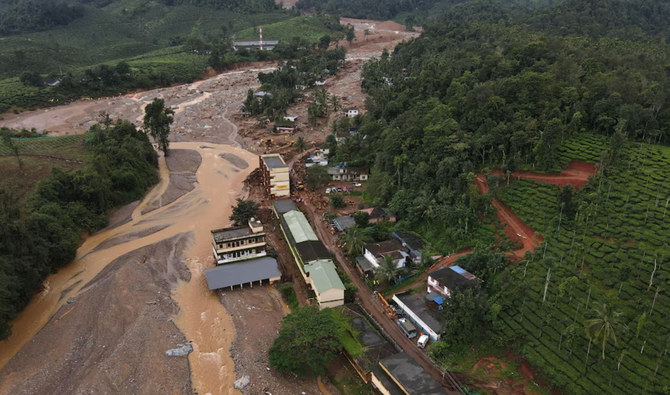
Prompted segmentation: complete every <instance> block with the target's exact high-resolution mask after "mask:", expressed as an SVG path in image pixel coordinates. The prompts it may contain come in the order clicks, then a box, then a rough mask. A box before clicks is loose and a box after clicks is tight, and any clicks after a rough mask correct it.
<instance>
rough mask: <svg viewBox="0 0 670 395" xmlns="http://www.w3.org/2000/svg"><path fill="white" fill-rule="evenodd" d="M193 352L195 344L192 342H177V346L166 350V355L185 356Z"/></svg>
mask: <svg viewBox="0 0 670 395" xmlns="http://www.w3.org/2000/svg"><path fill="white" fill-rule="evenodd" d="M192 352H193V346H192V345H191V343H187V344H184V345H182V344H177V348H173V349H170V350H167V351H165V355H167V356H168V357H184V356H186V355H188V354H190V353H192Z"/></svg>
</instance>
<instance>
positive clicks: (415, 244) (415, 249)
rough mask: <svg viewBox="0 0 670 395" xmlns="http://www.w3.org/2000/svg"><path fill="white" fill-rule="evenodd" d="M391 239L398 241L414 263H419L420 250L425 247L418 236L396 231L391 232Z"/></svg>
mask: <svg viewBox="0 0 670 395" xmlns="http://www.w3.org/2000/svg"><path fill="white" fill-rule="evenodd" d="M393 238H394V239H396V240H398V241H399V242H400V243H401V244H402V246H403V247H405V248H406V249H407V251H409V255H410V256H411V257H412V260H413V261H414V262H417V263H418V262H421V250H423V248H424V246H425V245H424V242H423V240H421V238H420V237H419V236H417V235H415V234H414V233H409V232H402V231H396V232H393Z"/></svg>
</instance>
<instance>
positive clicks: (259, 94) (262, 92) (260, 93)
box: [254, 91, 272, 100]
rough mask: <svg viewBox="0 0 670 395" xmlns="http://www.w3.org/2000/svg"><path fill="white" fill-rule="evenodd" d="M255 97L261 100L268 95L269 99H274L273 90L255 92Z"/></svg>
mask: <svg viewBox="0 0 670 395" xmlns="http://www.w3.org/2000/svg"><path fill="white" fill-rule="evenodd" d="M254 97H255V98H256V99H259V100H263V99H265V98H266V97H267V98H269V99H272V92H266V91H258V92H256V93H254Z"/></svg>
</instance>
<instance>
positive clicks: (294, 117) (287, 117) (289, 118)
mask: <svg viewBox="0 0 670 395" xmlns="http://www.w3.org/2000/svg"><path fill="white" fill-rule="evenodd" d="M297 119H298V116H297V115H284V121H290V122H295V121H296V120H297Z"/></svg>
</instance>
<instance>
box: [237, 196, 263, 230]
mask: <svg viewBox="0 0 670 395" xmlns="http://www.w3.org/2000/svg"><path fill="white" fill-rule="evenodd" d="M259 207H260V203H258V202H254V201H253V200H244V199H240V198H237V204H236V205H235V206H233V213H232V214H230V220H231V221H233V222H234V223H235V225H236V226H242V225H246V224H247V222H249V220H250V219H251V218H254V217H256V216H257V215H258V208H259Z"/></svg>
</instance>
